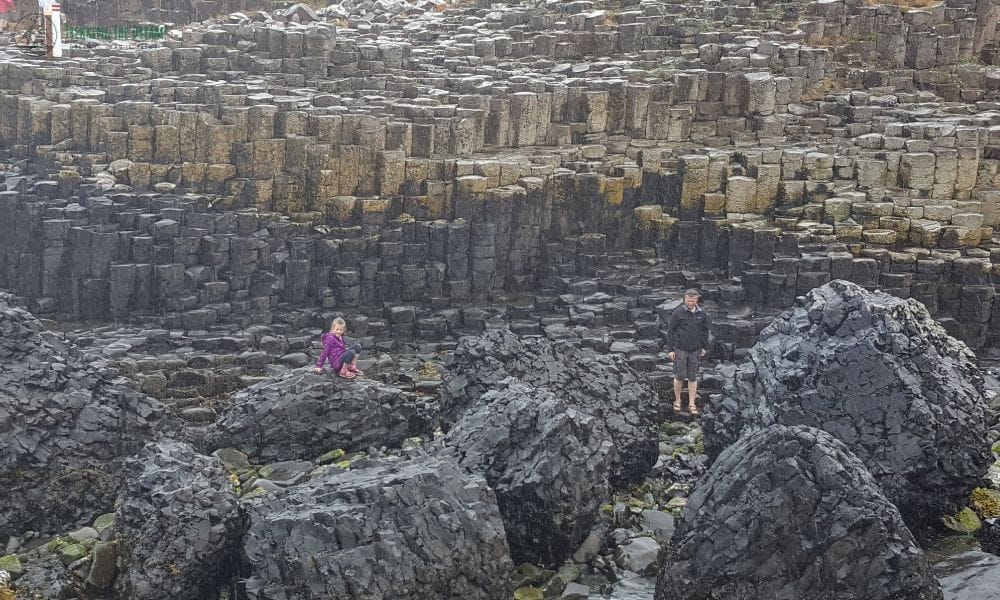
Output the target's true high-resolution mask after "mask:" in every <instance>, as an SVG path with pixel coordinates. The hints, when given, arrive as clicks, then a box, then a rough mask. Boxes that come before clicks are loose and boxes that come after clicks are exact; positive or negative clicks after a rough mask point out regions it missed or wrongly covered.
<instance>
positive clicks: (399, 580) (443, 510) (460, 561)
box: [243, 457, 512, 600]
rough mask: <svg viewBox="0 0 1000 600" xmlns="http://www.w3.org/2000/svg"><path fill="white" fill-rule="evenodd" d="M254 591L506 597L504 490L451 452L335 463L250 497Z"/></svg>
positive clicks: (250, 592)
mask: <svg viewBox="0 0 1000 600" xmlns="http://www.w3.org/2000/svg"><path fill="white" fill-rule="evenodd" d="M246 519H247V523H246V535H245V538H244V542H243V550H244V553H245V555H246V559H247V561H248V562H249V568H250V570H251V572H252V574H253V575H252V577H251V578H250V579H249V580H248V581H247V584H246V586H247V596H248V597H249V598H251V599H253V600H265V599H269V598H275V597H280V598H286V599H287V600H307V599H311V598H317V597H324V598H339V599H342V600H354V599H357V600H361V599H364V600H424V599H426V598H439V599H440V600H501V599H503V600H506V599H508V598H510V593H511V591H512V590H510V589H509V588H508V587H507V585H506V583H505V578H506V576H507V575H508V572H509V571H510V569H511V567H512V565H511V561H510V557H509V554H508V550H507V541H506V540H505V539H504V530H503V524H502V523H501V521H500V515H499V513H498V512H497V506H496V496H495V495H494V494H493V492H492V491H491V490H490V489H489V487H488V486H487V485H486V482H485V481H483V479H482V478H481V477H479V476H474V475H469V474H467V473H465V472H464V471H463V470H462V469H461V468H459V467H458V466H457V465H456V464H455V463H454V462H453V461H452V460H451V459H448V458H443V457H423V458H418V459H415V460H412V461H395V462H387V463H385V464H380V465H376V466H372V467H368V468H363V469H354V470H351V471H348V472H330V473H327V474H326V475H321V476H319V477H316V478H314V479H312V480H310V481H309V482H306V483H303V484H300V485H298V486H295V487H292V488H289V489H287V490H285V491H283V492H282V493H278V494H273V495H271V494H268V495H266V496H261V497H257V498H254V499H253V500H251V501H250V502H249V503H248V505H247V507H246Z"/></svg>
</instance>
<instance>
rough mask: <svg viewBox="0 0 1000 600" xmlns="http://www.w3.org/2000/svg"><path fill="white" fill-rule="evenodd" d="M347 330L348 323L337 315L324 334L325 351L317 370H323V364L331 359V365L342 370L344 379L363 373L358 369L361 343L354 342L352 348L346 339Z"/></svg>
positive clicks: (321, 355)
mask: <svg viewBox="0 0 1000 600" xmlns="http://www.w3.org/2000/svg"><path fill="white" fill-rule="evenodd" d="M346 332H347V323H346V322H345V321H344V320H343V319H341V318H340V317H337V318H336V319H334V320H333V323H332V324H331V325H330V331H328V332H326V333H324V334H323V353H322V354H320V355H319V360H318V361H317V362H316V372H317V373H322V372H323V364H324V363H326V361H327V360H329V361H330V367H331V368H332V369H333V370H334V371H337V370H339V371H340V373H339V374H340V376H341V377H343V378H344V379H354V378H355V377H357V376H358V375H363V374H364V373H362V372H361V371H359V370H358V356H359V355H360V354H361V344H354V345H353V346H351V347H350V348H348V347H347V342H346V341H345V340H344V334H345V333H346Z"/></svg>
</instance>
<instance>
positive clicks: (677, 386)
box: [674, 379, 684, 413]
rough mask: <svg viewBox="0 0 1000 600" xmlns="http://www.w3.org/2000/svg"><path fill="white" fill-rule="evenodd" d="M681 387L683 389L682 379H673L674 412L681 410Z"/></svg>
mask: <svg viewBox="0 0 1000 600" xmlns="http://www.w3.org/2000/svg"><path fill="white" fill-rule="evenodd" d="M683 389H684V380H683V379H674V412H675V413H679V412H681V407H682V403H681V392H682V391H683Z"/></svg>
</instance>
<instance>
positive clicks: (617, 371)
mask: <svg viewBox="0 0 1000 600" xmlns="http://www.w3.org/2000/svg"><path fill="white" fill-rule="evenodd" d="M447 369H448V375H447V376H446V377H445V382H444V384H443V385H442V390H441V409H442V418H443V420H444V421H445V422H447V423H454V422H455V421H457V420H458V419H459V418H460V417H461V415H462V413H463V412H464V411H466V410H469V409H471V408H473V407H475V406H476V405H477V403H479V402H481V401H482V398H483V395H484V394H485V393H486V392H488V391H489V390H491V389H495V388H497V387H498V384H499V382H501V381H502V380H504V379H506V378H508V377H513V378H516V380H518V381H520V382H522V383H524V384H525V385H528V386H530V387H534V388H539V389H545V390H548V391H550V392H552V393H553V394H554V395H555V396H556V397H557V398H559V399H560V400H563V401H565V402H566V403H567V404H569V405H570V406H573V407H575V408H576V409H577V410H579V411H580V412H581V413H584V414H587V415H590V416H592V417H594V418H595V419H597V421H598V422H599V426H600V427H602V428H604V429H605V430H606V431H607V434H608V436H609V437H610V439H611V441H612V443H613V449H612V465H613V467H612V472H611V484H612V486H613V487H620V486H623V485H627V484H630V483H636V482H638V481H641V479H642V477H643V476H645V474H646V473H647V472H648V471H649V469H650V468H651V467H652V466H653V464H654V463H655V462H656V456H657V444H656V430H655V425H654V419H655V416H656V408H657V405H658V400H657V397H656V393H655V392H654V391H653V389H652V387H651V386H650V384H649V382H648V381H646V380H645V379H642V378H641V377H640V375H639V374H638V373H636V372H635V371H633V370H632V369H631V368H629V367H628V366H627V365H626V364H625V363H624V361H623V359H621V357H617V356H612V355H598V354H597V353H595V352H594V351H593V350H590V349H585V348H578V347H576V346H574V345H572V343H570V342H569V341H560V342H551V341H549V340H547V339H544V338H531V339H524V338H522V337H520V336H518V335H516V334H514V333H512V332H511V331H509V330H494V331H488V332H486V333H484V334H482V335H481V336H478V337H474V338H465V339H464V340H463V341H462V342H461V343H460V344H459V346H458V348H457V349H456V350H455V352H454V353H453V355H452V356H451V357H450V358H449V361H448V363H447Z"/></svg>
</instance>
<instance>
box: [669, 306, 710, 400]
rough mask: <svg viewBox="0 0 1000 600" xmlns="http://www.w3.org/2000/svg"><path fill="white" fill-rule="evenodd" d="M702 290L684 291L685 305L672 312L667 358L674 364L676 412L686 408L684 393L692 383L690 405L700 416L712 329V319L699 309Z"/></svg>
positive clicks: (689, 395)
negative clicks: (702, 380) (702, 375)
mask: <svg viewBox="0 0 1000 600" xmlns="http://www.w3.org/2000/svg"><path fill="white" fill-rule="evenodd" d="M699 297H700V294H699V293H698V290H694V289H691V290H688V291H686V292H684V304H682V305H681V306H678V307H677V308H675V309H674V312H672V313H670V322H669V323H668V324H667V344H668V346H669V347H670V352H669V353H668V354H667V356H668V357H669V358H670V360H672V361H674V412H675V413H679V412H681V409H682V402H681V392H682V391H683V389H684V380H687V382H688V405H689V406H690V410H691V414H692V415H697V414H698V406H697V405H696V404H695V398H696V397H697V394H698V368H699V367H700V366H701V364H700V363H701V358H703V357H704V356H705V355H706V354H708V340H709V329H710V328H711V327H712V320H711V319H710V318H709V317H708V313H706V312H705V311H704V310H702V309H701V307H700V306H698V298H699Z"/></svg>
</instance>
